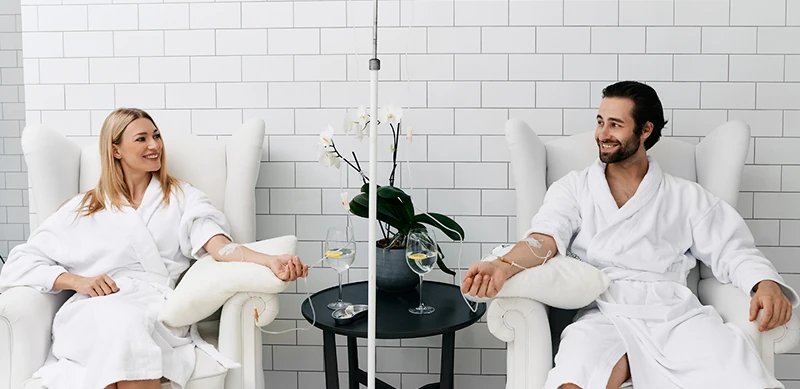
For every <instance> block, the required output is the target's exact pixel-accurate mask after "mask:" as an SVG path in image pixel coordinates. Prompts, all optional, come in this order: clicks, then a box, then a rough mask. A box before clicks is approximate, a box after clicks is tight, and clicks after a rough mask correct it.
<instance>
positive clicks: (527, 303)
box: [487, 297, 553, 389]
mask: <svg viewBox="0 0 800 389" xmlns="http://www.w3.org/2000/svg"><path fill="white" fill-rule="evenodd" d="M487 320H488V326H489V331H490V332H491V333H492V334H493V335H494V336H495V337H497V338H498V339H500V340H502V341H504V342H507V343H508V344H507V350H508V351H507V360H506V369H507V377H506V387H507V388H509V389H540V388H542V387H543V386H544V383H545V381H546V380H547V373H548V372H549V371H550V369H551V368H552V367H553V353H552V345H551V339H550V324H549V323H548V320H547V309H546V307H545V305H544V304H542V303H540V302H537V301H534V300H531V299H527V298H522V297H513V298H495V299H494V300H493V301H492V303H491V305H489V310H488V313H487Z"/></svg>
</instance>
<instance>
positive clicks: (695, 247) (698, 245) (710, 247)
mask: <svg viewBox="0 0 800 389" xmlns="http://www.w3.org/2000/svg"><path fill="white" fill-rule="evenodd" d="M690 224H691V228H692V247H691V248H690V251H691V252H692V254H693V255H694V256H695V257H696V258H697V259H699V260H700V261H702V262H703V263H704V264H706V266H708V267H709V268H711V271H712V272H713V273H714V277H716V278H717V280H719V281H720V282H722V283H732V284H733V285H735V286H736V287H738V288H739V289H741V290H743V291H744V292H745V293H746V294H747V295H749V296H751V297H752V296H753V287H755V286H756V284H758V283H759V282H761V281H764V280H771V281H775V282H776V283H778V284H779V285H780V286H781V288H782V289H783V293H784V294H785V295H786V297H788V298H789V300H790V301H791V302H792V306H793V307H795V308H796V307H797V306H798V305H800V297H798V295H797V292H795V290H794V289H792V288H791V287H790V286H788V285H787V284H786V282H785V281H784V280H783V277H781V276H780V274H778V271H777V270H776V269H775V267H774V266H773V265H772V263H771V262H770V261H769V260H768V259H767V258H766V257H765V256H764V254H763V253H761V251H760V250H758V249H757V248H756V245H755V239H753V235H752V234H751V233H750V230H749V229H748V228H747V224H745V222H744V219H742V217H741V215H739V213H738V212H736V210H735V209H734V208H733V207H731V206H730V204H728V203H726V202H725V201H722V200H717V202H716V203H715V204H714V205H712V206H711V208H710V209H709V210H708V211H707V212H706V213H705V214H701V215H698V217H697V218H696V220H694V219H691V220H690Z"/></svg>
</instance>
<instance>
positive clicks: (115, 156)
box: [111, 145, 122, 159]
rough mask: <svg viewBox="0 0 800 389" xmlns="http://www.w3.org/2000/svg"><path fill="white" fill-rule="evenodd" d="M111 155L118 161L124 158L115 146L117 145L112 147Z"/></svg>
mask: <svg viewBox="0 0 800 389" xmlns="http://www.w3.org/2000/svg"><path fill="white" fill-rule="evenodd" d="M111 154H112V155H113V156H114V158H116V159H120V158H122V156H121V155H120V154H119V149H117V146H115V145H111Z"/></svg>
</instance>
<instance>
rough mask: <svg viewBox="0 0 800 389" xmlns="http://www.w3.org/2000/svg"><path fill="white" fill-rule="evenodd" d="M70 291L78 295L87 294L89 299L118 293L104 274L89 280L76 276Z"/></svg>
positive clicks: (115, 286)
mask: <svg viewBox="0 0 800 389" xmlns="http://www.w3.org/2000/svg"><path fill="white" fill-rule="evenodd" d="M71 289H72V290H74V291H76V292H78V293H80V294H88V295H89V296H91V297H98V296H106V295H109V294H112V293H117V292H119V288H118V287H117V284H116V283H115V282H114V280H112V279H111V277H109V276H107V275H105V274H102V275H99V276H97V277H89V278H87V277H81V276H77V275H76V277H75V280H74V281H73V284H72V288H71Z"/></svg>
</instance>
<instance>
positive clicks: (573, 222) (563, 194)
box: [522, 172, 581, 255]
mask: <svg viewBox="0 0 800 389" xmlns="http://www.w3.org/2000/svg"><path fill="white" fill-rule="evenodd" d="M577 188H578V173H577V172H571V173H569V174H567V175H566V176H564V177H562V178H561V179H560V180H558V181H556V182H554V183H553V184H552V185H550V188H549V189H548V190H547V193H546V194H545V196H544V202H543V203H542V206H541V208H539V212H537V213H536V215H534V216H533V219H531V228H530V229H528V231H525V234H524V235H523V236H522V237H523V239H524V238H525V237H527V236H528V235H530V234H533V233H537V234H543V235H549V236H552V237H553V240H555V241H556V247H557V248H558V252H560V253H561V254H562V255H566V254H567V248H568V247H569V243H570V241H571V240H572V236H573V235H574V234H575V233H576V232H577V231H578V229H579V228H580V225H581V211H580V205H579V204H578V198H577Z"/></svg>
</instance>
